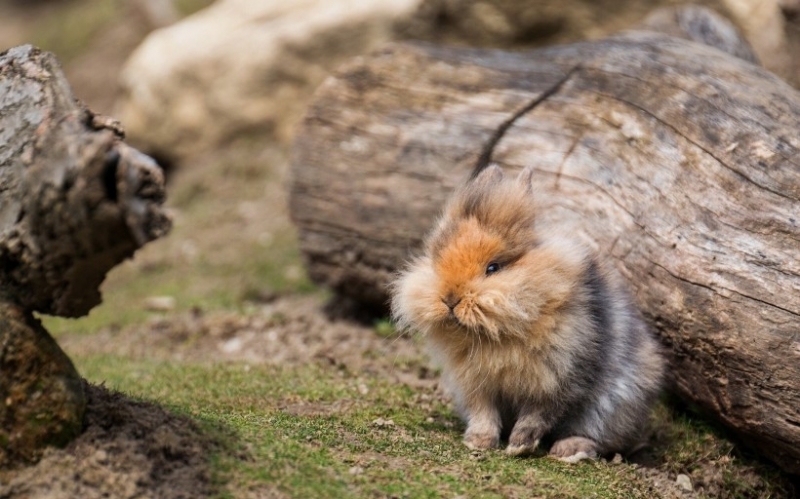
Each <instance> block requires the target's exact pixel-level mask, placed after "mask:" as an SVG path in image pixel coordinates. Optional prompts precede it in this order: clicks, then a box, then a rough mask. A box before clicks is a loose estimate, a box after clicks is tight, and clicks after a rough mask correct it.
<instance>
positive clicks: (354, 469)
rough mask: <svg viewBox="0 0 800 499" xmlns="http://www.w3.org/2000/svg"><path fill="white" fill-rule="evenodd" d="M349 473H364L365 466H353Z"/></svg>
mask: <svg viewBox="0 0 800 499" xmlns="http://www.w3.org/2000/svg"><path fill="white" fill-rule="evenodd" d="M348 473H350V474H351V475H360V474H362V473H364V468H362V467H361V466H353V467H352V468H350V469H349V470H348Z"/></svg>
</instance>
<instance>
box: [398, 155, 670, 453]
mask: <svg viewBox="0 0 800 499" xmlns="http://www.w3.org/2000/svg"><path fill="white" fill-rule="evenodd" d="M531 175H532V171H531V170H530V169H526V170H525V171H523V172H522V173H521V174H520V175H519V176H518V177H517V178H507V177H505V176H504V175H503V172H502V170H500V168H499V167H496V166H491V167H489V168H487V169H485V170H484V171H483V172H481V173H480V174H479V175H478V176H477V177H476V178H475V179H474V180H472V181H470V182H468V183H467V184H465V186H463V187H462V188H461V189H459V190H458V191H457V192H456V193H455V194H454V196H453V197H452V198H451V200H450V202H449V203H448V204H447V206H446V207H445V210H444V213H443V214H442V216H441V218H440V220H439V222H438V223H437V225H436V226H435V227H434V229H433V231H432V232H431V234H430V235H429V236H428V238H427V240H426V245H425V252H424V254H423V255H422V256H420V257H418V258H416V259H414V260H413V261H412V262H410V263H409V265H408V266H407V268H406V269H405V270H403V271H402V272H401V273H400V274H399V275H398V277H397V279H396V281H395V282H394V284H393V289H392V312H393V316H394V317H395V320H396V321H397V323H398V325H399V326H400V327H401V328H404V329H412V330H418V331H420V332H421V333H422V334H423V335H424V336H425V338H426V339H427V341H428V343H429V345H430V347H431V349H432V352H433V354H434V356H435V357H436V358H437V360H438V361H440V362H441V364H442V368H443V377H444V378H445V382H446V385H447V386H448V387H449V389H450V390H451V391H452V394H453V397H454V399H455V403H456V406H457V409H458V410H459V412H460V413H461V415H462V417H463V418H464V420H465V422H466V424H467V429H466V432H465V434H464V443H465V444H466V445H467V446H469V447H471V448H478V449H483V448H493V447H497V446H499V445H500V442H501V439H502V438H504V437H505V438H507V439H508V446H507V447H506V451H507V452H508V453H509V454H513V455H518V454H527V453H530V452H533V451H534V450H535V449H536V447H537V446H538V445H539V442H540V440H542V439H546V440H549V441H554V443H553V445H552V446H551V448H550V454H551V455H553V456H555V457H558V458H560V459H563V460H566V461H577V460H580V459H584V458H590V457H594V456H597V455H598V454H605V453H610V452H625V451H627V450H630V449H631V448H633V447H635V446H637V445H638V444H640V442H641V440H642V438H643V435H644V430H645V428H646V426H647V419H648V415H649V411H650V407H651V405H652V403H653V401H654V400H655V398H656V397H657V395H658V392H659V390H660V386H661V380H662V376H663V371H664V367H663V360H662V356H661V355H660V352H659V347H658V344H657V342H656V341H655V339H654V337H653V336H652V335H651V334H650V332H649V331H648V330H647V328H646V326H645V324H644V322H643V321H642V319H641V318H640V315H639V313H638V311H637V310H636V308H635V307H634V305H633V303H632V301H631V299H630V297H629V295H628V294H627V292H626V291H625V289H624V288H623V287H622V286H621V284H620V281H619V278H618V276H617V275H616V274H615V273H614V272H612V271H611V269H609V268H608V267H606V266H605V265H604V264H603V263H602V262H601V261H600V260H599V259H598V257H597V256H596V255H593V254H592V253H591V252H590V251H589V250H588V249H587V248H586V247H584V246H583V245H581V244H579V243H576V242H574V241H571V240H569V239H567V238H563V237H560V236H558V235H555V234H554V233H553V232H552V231H551V232H544V231H540V230H538V229H537V227H536V224H535V221H536V209H535V207H534V203H533V196H534V194H533V192H532V189H531Z"/></svg>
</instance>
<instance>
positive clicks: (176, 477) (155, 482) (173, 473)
mask: <svg viewBox="0 0 800 499" xmlns="http://www.w3.org/2000/svg"><path fill="white" fill-rule="evenodd" d="M85 389H86V394H87V399H88V405H87V410H86V420H85V423H84V424H85V425H86V426H85V429H84V432H83V434H82V435H81V436H80V437H79V438H78V439H76V440H75V441H74V442H72V443H71V444H70V445H69V446H68V447H66V448H65V449H49V450H48V451H47V452H46V453H45V455H44V457H43V458H42V459H41V461H39V462H38V463H37V464H36V465H35V466H30V467H25V468H20V469H12V470H4V471H0V497H2V498H5V497H37V498H42V499H56V498H74V497H80V498H82V499H94V498H102V497H114V498H119V499H128V498H139V497H152V498H187V499H188V498H197V497H208V496H211V495H213V494H214V493H215V492H216V491H217V486H216V485H215V483H214V481H213V480H212V476H211V472H210V465H209V458H210V456H211V455H212V454H213V453H214V451H215V450H218V449H219V448H220V445H221V444H220V443H219V442H218V441H217V440H216V439H215V438H213V437H211V436H209V435H207V434H206V433H205V432H204V431H202V430H201V429H200V428H199V427H198V425H197V424H196V423H195V422H193V421H191V420H190V419H188V418H185V417H182V416H178V415H175V414H171V413H169V412H168V411H166V410H165V409H163V408H161V407H159V406H157V405H154V404H151V403H148V402H141V401H137V400H133V399H131V398H129V397H127V396H125V395H123V394H121V393H119V392H114V391H111V390H108V389H106V388H105V387H103V386H96V385H91V384H89V383H86V384H85Z"/></svg>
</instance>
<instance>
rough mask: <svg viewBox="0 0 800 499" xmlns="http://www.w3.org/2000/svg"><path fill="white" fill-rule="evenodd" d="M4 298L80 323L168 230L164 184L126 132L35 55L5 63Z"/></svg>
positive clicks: (0, 63)
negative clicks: (122, 269) (117, 272)
mask: <svg viewBox="0 0 800 499" xmlns="http://www.w3.org/2000/svg"><path fill="white" fill-rule="evenodd" d="M0 120H1V121H0V123H2V131H1V132H0V289H1V290H2V291H0V293H1V294H2V295H4V296H5V297H6V298H8V299H10V300H11V301H13V302H15V303H18V304H20V305H22V306H23V307H25V308H27V309H29V310H34V311H38V312H42V313H46V314H53V315H61V316H65V317H77V316H81V315H84V314H86V313H88V312H89V310H91V308H92V307H94V306H95V305H97V304H98V303H100V301H101V297H100V292H99V291H98V287H99V285H100V284H101V283H102V281H103V279H104V278H105V275H106V273H107V272H108V271H109V270H110V269H111V268H112V267H114V266H115V265H117V264H118V263H119V262H121V261H123V260H124V259H126V258H128V257H130V256H131V255H133V252H134V251H135V250H136V249H138V248H139V247H141V246H142V245H143V244H145V243H146V242H148V241H150V240H152V239H155V238H157V237H159V236H161V235H162V234H164V233H166V232H167V230H169V226H170V222H169V218H168V217H167V216H166V214H165V213H164V211H163V209H162V208H161V204H162V202H163V201H164V180H163V174H162V172H161V169H160V168H159V167H158V165H156V164H155V162H154V161H153V160H152V159H150V158H148V157H147V156H145V155H143V154H141V153H139V152H138V151H136V150H134V149H132V148H130V147H128V146H127V145H125V144H124V143H123V142H122V141H121V139H122V136H123V133H122V129H121V126H120V125H119V123H116V122H114V121H113V120H110V119H108V118H103V117H100V116H97V115H95V114H93V113H91V112H90V111H89V110H87V109H86V108H84V107H82V106H81V105H79V103H77V102H76V101H75V98H74V97H73V96H72V92H71V90H70V88H69V84H68V83H67V81H66V79H65V78H64V75H63V73H62V72H61V69H60V68H59V66H58V62H57V61H56V60H55V58H54V57H53V56H52V55H51V54H48V53H46V52H41V51H39V50H38V49H35V48H34V47H31V46H23V47H17V48H14V49H11V50H9V51H7V52H4V53H3V54H0Z"/></svg>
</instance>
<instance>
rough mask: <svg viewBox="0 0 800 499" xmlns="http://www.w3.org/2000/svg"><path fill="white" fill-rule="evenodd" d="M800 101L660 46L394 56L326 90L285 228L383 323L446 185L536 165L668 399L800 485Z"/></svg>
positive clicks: (631, 39) (551, 220)
mask: <svg viewBox="0 0 800 499" xmlns="http://www.w3.org/2000/svg"><path fill="white" fill-rule="evenodd" d="M798 129H800V97H799V96H798V94H797V92H796V91H795V90H794V89H792V88H791V87H789V85H787V84H786V83H784V82H783V81H781V80H779V79H778V78H777V77H776V76H774V75H772V74H770V73H768V72H766V71H764V70H763V69H761V68H759V67H757V66H755V65H753V64H751V63H749V62H747V61H744V60H742V59H739V58H735V57H732V56H730V55H728V54H725V53H724V52H722V51H720V50H717V49H715V48H712V47H709V46H705V45H700V44H697V43H692V42H689V41H685V40H681V39H678V38H672V37H668V36H664V35H660V34H656V33H652V32H631V33H627V34H625V35H622V36H617V37H613V38H609V39H605V40H600V41H596V42H591V43H579V44H575V45H568V46H559V47H553V48H548V49H544V50H538V51H533V52H516V53H510V52H502V51H490V50H477V49H463V48H443V47H437V46H431V45H423V44H401V45H394V46H390V47H388V48H386V49H385V50H383V51H380V52H378V53H375V54H373V55H371V56H369V57H365V58H360V59H356V60H354V61H352V62H351V63H349V64H348V65H346V66H345V67H343V68H342V69H341V70H340V71H339V72H338V73H337V74H336V75H335V76H333V77H331V78H329V79H328V80H327V81H326V82H325V83H324V84H323V85H322V86H321V88H320V89H319V90H318V92H317V94H316V97H315V100H314V103H313V105H312V106H311V108H310V110H309V112H308V114H307V117H306V119H305V121H304V123H303V126H302V128H301V130H300V131H299V134H298V137H297V139H296V144H295V148H294V158H293V181H292V188H291V190H292V192H291V206H290V209H291V215H292V217H293V219H294V221H295V223H296V225H297V226H298V229H299V234H300V241H301V246H302V251H303V253H304V255H305V258H306V260H307V265H308V269H309V272H310V275H311V276H312V278H313V279H314V280H315V281H317V282H319V283H323V284H325V285H327V286H330V287H332V288H333V289H334V290H336V291H337V292H338V293H339V294H341V295H344V296H349V297H352V298H354V299H356V300H359V301H360V302H361V303H363V304H367V305H370V306H373V307H376V308H378V309H381V310H386V308H385V305H386V301H387V287H386V286H387V283H388V282H389V281H390V280H391V278H392V275H393V273H394V272H395V271H396V269H398V268H399V267H400V266H401V265H402V264H403V263H404V262H405V261H406V260H407V259H408V258H409V256H410V255H411V254H413V253H414V252H415V251H417V250H418V248H419V246H420V242H421V239H422V237H423V236H424V234H425V233H426V232H427V231H428V230H429V229H430V228H431V226H432V223H433V221H434V220H435V218H436V216H437V214H438V212H439V210H440V209H441V206H442V204H443V202H444V200H445V199H446V198H447V196H448V195H449V194H450V192H451V191H452V190H453V188H454V187H456V186H457V185H458V184H460V183H461V182H463V181H464V180H466V179H467V178H468V177H469V175H470V174H471V173H472V172H473V171H474V170H475V169H480V168H482V167H484V166H485V165H487V164H489V163H490V162H495V163H498V164H500V165H501V166H502V167H503V168H504V169H506V170H509V171H516V170H519V169H521V168H523V167H525V166H528V165H533V166H534V167H535V169H536V172H537V173H536V177H535V183H536V186H537V188H538V194H537V199H536V202H537V203H539V204H540V205H541V218H540V222H539V223H541V224H546V225H552V224H556V225H557V226H559V227H561V228H562V230H563V231H564V232H565V233H569V234H573V235H575V236H576V237H581V238H583V239H585V240H587V241H588V242H589V243H590V244H592V245H594V246H595V247H596V248H597V249H598V250H599V251H600V252H601V253H603V254H604V255H606V256H607V257H608V258H610V259H612V260H613V261H614V262H615V263H616V265H617V267H618V268H619V269H620V271H621V272H622V274H623V275H624V276H625V277H626V278H627V279H628V281H629V282H630V286H631V288H632V291H633V293H634V295H635V297H636V300H637V302H638V304H639V305H640V307H641V309H642V310H643V312H644V313H645V315H646V318H647V319H648V320H649V323H650V324H651V325H652V326H653V327H654V328H655V329H656V330H657V332H658V333H659V335H660V337H661V339H662V341H663V343H664V344H665V345H666V346H667V347H668V351H669V355H670V360H671V362H672V368H671V369H670V372H671V376H672V382H673V386H674V388H675V389H676V390H677V391H678V392H679V393H680V394H681V395H682V396H683V397H684V398H686V399H687V400H689V401H691V402H694V403H697V404H699V405H700V406H702V407H704V408H705V409H707V410H708V411H710V412H711V413H712V414H714V415H715V416H717V417H718V418H719V419H720V420H721V421H723V422H724V423H725V424H727V425H728V426H729V427H731V428H733V429H735V430H736V431H738V432H739V434H740V435H741V436H743V437H745V441H747V442H748V443H750V444H752V445H753V446H754V447H756V448H757V449H759V450H760V451H762V452H763V453H764V454H765V455H767V456H768V457H770V458H771V459H773V460H774V461H775V462H776V463H778V464H779V465H780V466H782V467H783V468H784V469H786V470H788V471H791V472H794V473H798V472H800V329H799V328H798V324H800V321H798V319H800V292H798V291H800V203H798V201H800V167H798V165H800V155H798V148H800V139H798V138H797V130H798Z"/></svg>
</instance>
